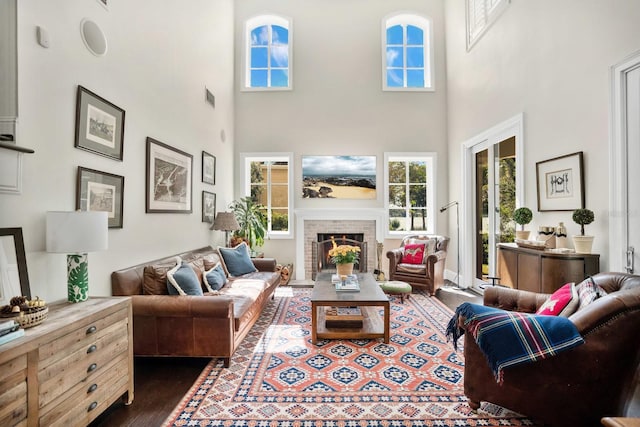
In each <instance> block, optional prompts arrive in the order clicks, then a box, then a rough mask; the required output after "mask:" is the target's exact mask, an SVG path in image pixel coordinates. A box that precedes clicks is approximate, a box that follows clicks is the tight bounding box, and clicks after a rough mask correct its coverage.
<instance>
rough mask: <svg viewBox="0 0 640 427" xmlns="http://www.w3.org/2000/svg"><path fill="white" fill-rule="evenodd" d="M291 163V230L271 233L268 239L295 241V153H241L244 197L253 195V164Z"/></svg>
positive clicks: (289, 196)
mask: <svg viewBox="0 0 640 427" xmlns="http://www.w3.org/2000/svg"><path fill="white" fill-rule="evenodd" d="M264 160H268V161H273V162H284V161H286V162H289V174H288V179H287V183H288V185H289V194H288V203H289V206H288V209H289V230H287V231H271V232H269V233H268V235H267V236H266V237H267V238H268V239H274V240H277V239H293V224H294V221H293V153H292V152H283V153H240V175H241V178H240V179H241V181H240V182H241V185H242V187H241V188H242V197H246V196H250V195H251V182H250V181H251V180H250V179H249V176H248V174H247V171H250V170H251V162H254V161H264Z"/></svg>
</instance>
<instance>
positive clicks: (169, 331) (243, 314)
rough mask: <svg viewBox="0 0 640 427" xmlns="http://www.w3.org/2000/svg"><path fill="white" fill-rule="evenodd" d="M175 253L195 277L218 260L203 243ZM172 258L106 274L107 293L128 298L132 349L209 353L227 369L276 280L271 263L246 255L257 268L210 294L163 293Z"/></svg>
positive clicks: (155, 353)
mask: <svg viewBox="0 0 640 427" xmlns="http://www.w3.org/2000/svg"><path fill="white" fill-rule="evenodd" d="M177 256H179V257H180V258H181V259H182V260H184V261H186V262H189V263H190V264H191V265H192V266H194V267H195V268H194V269H195V270H196V272H197V274H198V276H199V278H201V275H202V273H203V272H204V271H206V269H208V268H210V267H211V266H213V265H215V263H217V262H218V261H219V255H218V252H217V250H215V249H213V248H211V247H209V246H207V247H204V248H200V249H195V250H192V251H188V252H184V253H181V254H177ZM175 257H176V255H173V256H170V257H166V258H162V259H157V260H154V261H149V262H145V263H142V264H139V265H136V266H133V267H129V268H125V269H122V270H118V271H114V272H113V273H111V289H112V293H113V295H125V296H131V297H132V307H133V352H134V354H135V355H136V356H186V357H212V358H213V357H215V358H221V359H223V361H224V366H226V367H228V366H229V362H230V359H231V356H232V355H233V352H234V351H235V349H236V348H237V347H238V345H239V344H240V342H241V341H242V340H243V339H244V337H245V336H246V335H247V333H248V332H249V330H250V329H251V327H252V326H253V324H254V323H255V322H256V320H257V319H258V318H259V317H260V313H261V312H262V309H263V308H264V306H265V304H266V303H267V302H268V300H269V297H271V296H272V294H273V292H274V290H275V289H276V288H277V287H278V285H279V284H280V273H279V272H276V261H275V259H273V258H255V259H252V261H253V263H254V265H255V266H256V268H257V269H258V272H255V273H249V274H245V275H243V276H240V277H235V278H229V283H228V284H227V285H225V286H224V287H223V288H222V289H220V290H219V291H217V292H215V294H211V293H205V295H204V296H188V295H185V296H174V295H168V294H166V271H167V270H168V269H169V268H171V267H172V266H174V265H175V264H176V261H175ZM163 273H164V277H163ZM163 281H164V283H163ZM163 285H164V286H163ZM163 288H164V289H165V292H164V293H165V294H162V289H163ZM149 293H158V294H149Z"/></svg>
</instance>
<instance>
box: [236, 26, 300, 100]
mask: <svg viewBox="0 0 640 427" xmlns="http://www.w3.org/2000/svg"><path fill="white" fill-rule="evenodd" d="M291 35H292V34H291V21H290V20H289V19H287V18H283V17H280V16H276V15H260V16H256V17H254V18H251V19H249V20H247V22H246V24H245V44H244V47H245V55H244V61H245V63H244V67H243V69H244V72H245V75H244V79H243V82H244V83H243V89H245V90H261V89H276V90H283V89H284V90H286V89H291V52H292V49H291V46H292V43H291V42H292V38H291Z"/></svg>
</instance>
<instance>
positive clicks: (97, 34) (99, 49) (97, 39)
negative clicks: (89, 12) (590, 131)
mask: <svg viewBox="0 0 640 427" xmlns="http://www.w3.org/2000/svg"><path fill="white" fill-rule="evenodd" d="M80 35H81V36H82V41H83V42H84V45H85V46H86V47H87V49H89V52H91V53H93V54H94V55H95V56H104V55H106V53H107V38H106V37H105V36H104V33H103V32H102V29H101V28H100V27H99V26H98V24H96V23H95V22H93V21H91V20H90V19H87V18H84V19H83V20H82V22H80Z"/></svg>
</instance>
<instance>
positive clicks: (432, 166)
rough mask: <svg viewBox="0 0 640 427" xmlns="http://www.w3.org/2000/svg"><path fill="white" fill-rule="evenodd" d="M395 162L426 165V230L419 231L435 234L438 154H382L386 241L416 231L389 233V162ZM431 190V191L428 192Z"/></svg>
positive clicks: (430, 152)
mask: <svg viewBox="0 0 640 427" xmlns="http://www.w3.org/2000/svg"><path fill="white" fill-rule="evenodd" d="M390 159H392V160H393V161H395V160H424V161H425V162H426V163H427V230H425V231H422V230H421V231H420V233H425V234H435V230H436V225H437V224H436V206H435V203H436V200H438V199H437V197H436V196H437V195H436V191H437V184H436V176H438V175H437V173H436V168H437V164H438V162H437V160H438V154H437V153H435V152H432V151H429V152H426V151H425V152H407V153H393V152H385V153H384V166H383V167H384V209H385V219H386V221H387V222H386V224H385V226H384V234H385V238H387V239H397V238H401V237H403V236H406V235H408V234H415V233H417V231H412V230H405V231H391V230H389V161H390ZM429 190H431V191H429Z"/></svg>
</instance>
